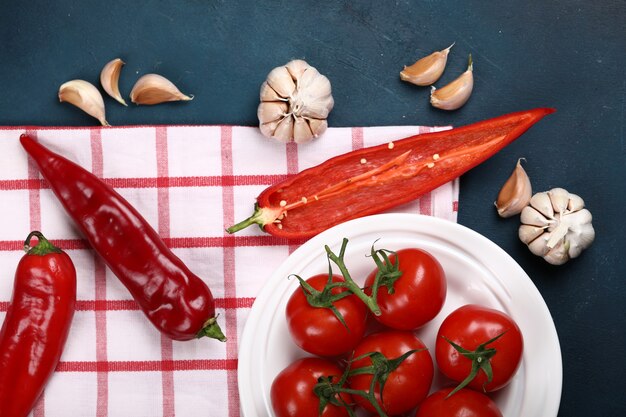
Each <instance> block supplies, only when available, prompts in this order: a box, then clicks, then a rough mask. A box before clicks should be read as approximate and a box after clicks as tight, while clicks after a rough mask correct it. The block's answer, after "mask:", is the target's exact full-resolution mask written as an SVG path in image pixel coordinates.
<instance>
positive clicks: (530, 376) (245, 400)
mask: <svg viewBox="0 0 626 417" xmlns="http://www.w3.org/2000/svg"><path fill="white" fill-rule="evenodd" d="M344 237H347V238H348V239H349V240H350V241H349V243H348V247H347V250H346V256H345V261H346V264H347V266H348V269H349V270H350V272H351V275H352V277H353V278H354V279H355V280H356V281H358V277H365V276H366V275H367V273H368V272H369V271H371V270H372V268H373V266H374V264H373V261H372V260H371V259H370V258H366V257H365V255H366V254H368V253H369V251H370V247H371V245H372V244H373V243H374V241H376V240H377V239H379V240H378V242H377V243H376V248H379V249H380V248H385V249H391V250H394V249H396V250H397V249H402V248H406V247H417V248H421V249H424V250H427V251H428V252H430V253H431V254H433V255H434V256H435V257H436V258H437V259H438V260H439V262H440V263H441V264H442V266H443V268H444V270H445V273H446V277H447V280H448V295H447V298H446V302H445V304H444V306H443V309H442V311H441V312H440V313H439V315H438V316H437V317H435V319H434V320H433V321H431V322H430V323H429V324H427V325H426V326H425V327H423V328H421V329H420V330H419V331H418V332H417V334H418V336H419V337H420V338H421V339H422V340H423V341H424V343H425V344H426V345H427V346H428V348H429V349H430V351H431V352H434V345H435V336H436V334H437V330H438V329H439V325H440V324H441V322H442V321H443V319H444V318H445V317H446V316H447V315H448V314H449V313H450V312H452V311H453V310H455V309H456V308H458V307H460V306H461V305H464V304H469V303H475V304H482V305H485V306H489V307H492V308H496V309H499V310H501V311H504V312H506V313H507V314H509V315H510V316H511V317H512V318H513V319H514V320H515V321H516V322H517V324H518V325H519V327H520V329H521V330H522V334H523V336H524V343H525V345H524V355H523V359H522V365H521V367H520V369H519V370H518V372H517V374H516V375H515V377H514V379H513V381H512V382H511V383H510V384H509V385H508V386H507V387H505V388H503V389H502V390H500V391H498V392H496V393H494V394H495V395H492V398H493V399H494V400H495V401H496V403H497V404H498V406H499V408H500V410H501V411H502V414H503V415H504V417H528V416H543V417H556V415H557V413H558V409H559V403H560V399H561V386H562V377H563V369H562V363H561V350H560V347H559V340H558V336H557V333H556V329H555V327H554V322H553V321H552V317H551V316H550V312H549V311H548V308H547V306H546V304H545V302H544V300H543V298H542V297H541V295H540V293H539V291H538V290H537V288H536V287H535V286H534V284H533V283H532V281H531V280H530V278H529V277H528V275H526V273H525V272H524V271H523V270H522V268H521V267H520V266H519V265H518V264H517V263H516V262H515V261H514V260H513V259H512V258H511V257H510V256H509V255H508V254H507V253H506V252H504V251H503V250H502V249H501V248H500V247H498V246H497V245H496V244H494V243H493V242H491V241H490V240H488V239H487V238H485V237H483V236H481V235H479V234H478V233H476V232H474V231H472V230H470V229H468V228H466V227H464V226H461V225H458V224H456V223H452V222H449V221H446V220H441V219H437V218H434V217H429V216H420V215H414V214H381V215H376V216H370V217H364V218H361V219H356V220H352V221H349V222H346V223H343V224H340V225H338V226H335V227H333V228H331V229H329V230H327V231H325V232H323V233H321V234H319V235H317V236H316V237H314V238H312V239H311V240H309V241H308V242H306V243H305V244H304V245H302V246H301V247H300V248H298V249H297V250H296V251H294V252H293V253H292V254H291V255H290V256H289V258H288V259H287V260H286V261H285V262H284V263H283V264H282V265H281V266H280V267H279V268H278V269H277V270H276V272H275V273H274V274H273V275H272V277H271V278H270V279H269V281H268V282H267V284H266V285H265V287H264V288H263V290H262V291H261V293H260V294H259V296H258V297H257V299H256V301H255V302H254V305H253V306H252V310H251V312H250V316H249V317H248V320H247V322H246V325H245V329H244V332H243V336H242V338H241V347H240V351H239V370H238V377H239V395H240V400H241V410H242V413H243V415H244V416H245V417H268V416H274V414H273V412H272V407H271V402H270V387H271V385H272V381H273V379H274V377H275V376H276V375H277V374H278V373H279V372H280V371H281V370H282V369H283V368H285V367H286V366H287V365H289V364H290V363H291V362H293V361H294V360H295V359H297V358H300V357H303V356H309V355H308V354H307V353H306V352H304V351H302V350H300V349H299V348H298V347H297V346H296V345H295V344H294V343H293V342H292V341H291V337H290V335H289V331H288V330H287V323H286V320H285V306H286V304H287V300H288V299H289V297H290V295H291V294H292V292H293V291H294V290H295V289H296V288H297V287H298V282H297V280H296V279H288V276H289V275H290V274H298V275H300V276H302V277H308V276H311V275H314V274H317V273H324V272H327V271H328V264H327V260H326V254H325V251H324V245H329V246H330V248H331V249H332V250H333V251H334V252H335V253H338V251H339V248H340V247H341V242H342V239H343V238H344ZM431 356H433V354H432V353H431ZM433 360H434V357H433ZM435 365H436V363H435ZM445 382H446V381H445V380H444V377H443V376H442V375H440V374H438V373H437V372H436V373H435V380H434V382H433V387H432V391H434V390H436V389H437V388H439V387H440V386H442V384H444V383H445Z"/></svg>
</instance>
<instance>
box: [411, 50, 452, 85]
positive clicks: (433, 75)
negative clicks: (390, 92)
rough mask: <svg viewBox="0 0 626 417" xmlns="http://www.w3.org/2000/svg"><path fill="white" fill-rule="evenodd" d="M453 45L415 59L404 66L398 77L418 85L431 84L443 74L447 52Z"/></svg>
mask: <svg viewBox="0 0 626 417" xmlns="http://www.w3.org/2000/svg"><path fill="white" fill-rule="evenodd" d="M453 46H454V44H452V45H450V46H448V47H447V48H446V49H444V50H441V51H437V52H433V53H432V54H430V55H428V56H425V57H423V58H421V59H419V60H417V61H416V62H415V63H414V64H413V65H410V66H408V67H407V66H405V67H404V69H403V70H402V71H401V72H400V79H401V80H402V81H406V82H409V83H411V84H415V85H419V86H426V85H431V84H432V83H434V82H435V81H437V80H438V79H439V77H441V74H443V71H444V70H445V68H446V62H447V61H448V53H450V49H452V47H453Z"/></svg>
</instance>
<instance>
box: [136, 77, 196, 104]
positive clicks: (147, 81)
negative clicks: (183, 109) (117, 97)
mask: <svg viewBox="0 0 626 417" xmlns="http://www.w3.org/2000/svg"><path fill="white" fill-rule="evenodd" d="M190 100H193V96H188V95H185V94H183V93H181V92H180V90H179V89H178V88H177V87H176V86H175V85H174V83H172V82H171V81H170V80H168V79H167V78H165V77H163V76H161V75H159V74H146V75H144V76H142V77H141V78H139V79H138V80H137V82H136V83H135V85H134V86H133V89H132V90H131V92H130V101H132V102H133V103H135V104H144V105H153V104H159V103H165V102H168V101H190Z"/></svg>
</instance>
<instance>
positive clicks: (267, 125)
mask: <svg viewBox="0 0 626 417" xmlns="http://www.w3.org/2000/svg"><path fill="white" fill-rule="evenodd" d="M260 99H261V103H260V104H259V107H258V109H257V116H258V118H259V128H260V129H261V133H263V135H264V136H266V137H268V138H274V139H276V140H278V141H280V142H291V141H294V142H296V143H305V142H308V141H310V140H312V139H313V138H316V137H318V136H319V135H321V134H322V133H324V131H325V130H326V128H327V127H328V123H327V122H326V118H327V117H328V114H329V113H330V111H331V110H332V108H333V105H334V101H333V96H332V95H331V87H330V81H329V80H328V78H326V77H325V76H323V75H322V74H320V73H319V71H317V69H315V68H314V67H312V66H310V65H309V64H307V63H306V62H305V61H303V60H301V59H297V60H293V61H290V62H288V63H287V64H286V65H283V66H281V67H277V68H274V69H273V70H272V71H271V72H270V73H269V74H268V76H267V79H266V80H265V82H263V84H262V85H261V91H260Z"/></svg>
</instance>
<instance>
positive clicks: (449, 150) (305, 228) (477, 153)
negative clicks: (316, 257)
mask: <svg viewBox="0 0 626 417" xmlns="http://www.w3.org/2000/svg"><path fill="white" fill-rule="evenodd" d="M554 111H555V110H554V109H550V108H538V109H533V110H528V111H522V112H517V113H511V114H507V115H503V116H500V117H496V118H493V119H489V120H484V121H481V122H478V123H474V124H471V125H467V126H463V127H459V128H456V129H451V130H447V131H442V132H435V133H426V134H422V135H417V136H411V137H408V138H405V139H401V140H398V141H396V142H391V143H389V144H384V145H379V146H373V147H369V148H364V149H359V150H356V151H352V152H348V153H345V154H343V155H339V156H336V157H334V158H331V159H329V160H327V161H325V162H323V163H322V164H320V165H317V166H315V167H312V168H309V169H306V170H304V171H302V172H300V173H299V174H297V175H295V176H293V177H291V178H288V179H286V180H284V181H282V182H280V183H278V184H275V185H272V186H271V187H268V188H267V189H265V190H264V191H263V192H262V193H261V194H260V195H259V196H258V197H257V203H256V206H255V211H254V214H253V215H252V216H251V217H249V218H247V219H246V220H244V221H242V222H240V223H238V224H236V225H234V226H231V227H229V228H228V229H227V231H228V232H229V233H234V232H236V231H238V230H241V229H243V228H245V227H248V226H250V225H251V224H258V225H259V226H260V227H261V228H262V229H263V230H265V231H266V232H267V233H270V234H272V235H274V236H278V237H284V238H288V239H302V238H308V237H311V236H314V235H316V234H318V233H320V232H322V231H324V230H326V229H328V228H329V227H332V226H334V225H336V224H339V223H342V222H344V221H347V220H351V219H355V218H358V217H363V216H367V215H370V214H374V213H379V212H381V211H384V210H387V209H389V208H391V207H395V206H397V205H400V204H403V203H406V202H408V201H411V200H414V199H416V198H418V197H419V196H421V195H422V194H425V193H427V192H429V191H431V190H433V189H435V188H437V187H439V186H440V185H442V184H445V183H446V182H448V181H450V180H452V179H454V178H456V177H458V176H460V175H461V174H463V173H465V172H466V171H468V170H469V169H471V168H473V167H475V166H476V165H478V164H480V163H481V162H483V161H485V160H486V159H488V158H489V157H491V156H493V155H494V154H495V153H496V152H498V151H499V150H500V149H502V148H503V147H504V146H506V145H508V144H509V143H511V142H512V141H513V140H515V139H516V138H518V137H519V136H520V135H521V134H522V133H524V132H525V131H526V130H528V128H530V127H531V126H532V125H533V124H535V123H536V122H538V121H539V120H540V119H541V118H543V117H544V116H546V115H548V114H550V113H553V112H554Z"/></svg>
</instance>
